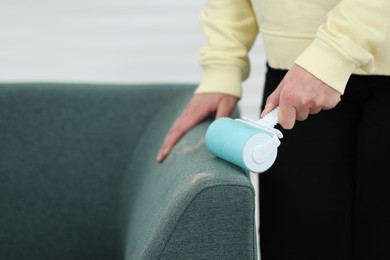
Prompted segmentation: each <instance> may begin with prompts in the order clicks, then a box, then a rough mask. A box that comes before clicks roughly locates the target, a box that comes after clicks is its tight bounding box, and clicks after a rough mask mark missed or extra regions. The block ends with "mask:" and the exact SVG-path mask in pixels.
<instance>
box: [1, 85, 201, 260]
mask: <svg viewBox="0 0 390 260" xmlns="http://www.w3.org/2000/svg"><path fill="white" fill-rule="evenodd" d="M164 87H165V86H164V85H145V84H143V85H131V86H129V85H119V84H117V85H115V84H114V85H105V84H54V83H53V84H50V83H34V84H27V83H26V84H24V83H17V84H1V85H0V230H1V232H0V241H1V242H0V259H7V260H13V259H42V260H44V259H56V260H61V259H72V260H76V259H84V260H85V259H94V260H96V259H105V260H106V259H110V260H114V259H121V258H122V256H123V254H124V248H123V243H122V242H121V239H122V238H123V236H122V235H121V232H122V225H123V222H122V221H124V220H123V219H121V218H120V217H119V215H118V212H119V207H120V206H121V202H120V201H121V199H120V196H121V195H122V194H123V192H122V188H125V189H126V190H127V191H132V190H133V189H134V188H135V186H134V185H135V182H134V183H133V184H132V182H129V183H127V185H126V187H124V186H123V179H124V178H130V179H131V176H126V177H125V176H124V175H125V174H131V172H132V171H129V167H130V166H129V163H130V158H131V157H132V152H133V149H134V147H135V146H136V145H137V143H138V141H139V139H140V137H141V136H142V134H143V131H144V130H145V129H146V126H147V125H148V124H149V123H150V119H151V118H152V117H153V116H154V115H155V114H157V113H158V111H160V109H161V107H164V106H165V105H166V104H167V102H168V103H169V100H171V99H175V98H177V96H178V95H180V91H182V92H184V93H185V95H186V96H188V97H189V96H191V95H192V92H193V87H189V88H183V86H170V87H169V88H166V89H165V88H164ZM163 90H164V91H163ZM182 102H185V101H182ZM156 131H159V130H158V129H156ZM130 193H131V192H130ZM126 201H127V203H131V199H129V198H128V199H127V200H126ZM127 206H129V205H127ZM126 222H127V221H126Z"/></svg>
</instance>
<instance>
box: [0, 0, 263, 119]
mask: <svg viewBox="0 0 390 260" xmlns="http://www.w3.org/2000/svg"><path fill="white" fill-rule="evenodd" d="M202 5H203V1H182V0H165V1H157V0H67V1H63V0H28V1H27V0H0V81H2V82H4V81H70V82H85V81H86V82H191V83H197V82H199V80H200V77H201V71H200V66H199V64H198V52H199V49H200V48H201V47H202V46H203V45H204V44H205V39H204V37H203V35H202V32H201V29H200V24H199V13H200V10H201V8H202ZM251 57H252V59H251V60H252V74H251V76H250V78H249V79H248V80H247V81H245V82H244V97H243V99H242V100H241V102H240V106H241V108H242V111H243V114H244V115H245V116H248V117H254V118H257V115H258V112H259V111H258V107H259V102H260V95H261V91H262V84H263V75H264V64H265V58H264V55H263V53H262V46H261V41H258V42H257V43H256V45H255V46H254V48H253V50H252V51H251Z"/></svg>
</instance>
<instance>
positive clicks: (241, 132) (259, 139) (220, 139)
mask: <svg viewBox="0 0 390 260" xmlns="http://www.w3.org/2000/svg"><path fill="white" fill-rule="evenodd" d="M277 123H278V107H276V108H275V109H273V110H272V111H271V112H269V113H268V114H267V115H265V116H264V117H262V118H261V119H260V120H258V121H254V120H250V119H246V118H243V119H232V118H228V117H222V118H219V119H216V120H214V122H212V123H211V124H210V126H209V127H208V129H207V132H206V147H207V149H208V150H209V151H210V152H211V153H212V154H213V155H215V156H216V157H218V158H221V159H223V160H225V161H228V162H230V163H232V164H234V165H237V166H239V167H241V168H243V169H245V170H249V171H251V172H254V173H261V172H264V171H266V170H268V169H269V168H270V167H271V166H272V165H273V163H274V162H275V160H276V156H277V152H278V147H279V145H280V140H279V139H280V138H282V137H283V134H282V133H281V132H280V131H279V130H278V129H275V128H274V126H275V125H276V124H277Z"/></svg>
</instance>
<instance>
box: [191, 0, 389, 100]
mask: <svg viewBox="0 0 390 260" xmlns="http://www.w3.org/2000/svg"><path fill="white" fill-rule="evenodd" d="M201 22H202V28H203V31H204V34H205V36H206V38H207V42H208V44H207V46H206V47H205V48H203V49H202V50H201V53H200V62H201V65H202V68H203V77H202V81H201V83H200V85H199V87H198V89H197V91H196V93H210V92H216V93H225V94H230V95H234V96H237V97H241V82H242V81H243V80H245V79H246V78H247V77H248V75H249V70H250V65H249V59H248V51H249V50H250V48H251V46H252V45H253V43H254V41H255V39H256V37H257V36H258V35H259V32H260V35H261V37H262V40H263V44H264V49H265V54H266V57H267V61H268V64H269V65H270V66H271V67H272V68H276V69H289V68H290V67H291V66H292V65H293V64H294V63H295V64H298V65H300V66H302V67H303V68H305V69H306V70H307V71H309V72H310V73H312V74H313V75H315V76H316V77H317V78H319V79H321V80H322V81H323V82H325V83H326V84H328V85H329V86H331V87H332V88H334V89H336V90H337V91H339V92H340V93H341V94H343V93H344V90H345V86H346V84H347V81H348V78H349V77H350V75H351V74H371V75H374V74H375V75H390V0H341V1H340V0H252V1H250V0H207V1H206V5H205V7H204V9H203V11H202V14H201ZM389 87H390V86H389Z"/></svg>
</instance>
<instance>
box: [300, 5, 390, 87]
mask: <svg viewBox="0 0 390 260" xmlns="http://www.w3.org/2000/svg"><path fill="white" fill-rule="evenodd" d="M389 15H390V1H388V0H369V1H368V0H343V1H341V2H340V3H339V4H338V5H337V6H336V7H335V8H334V9H333V10H331V11H330V12H329V13H328V15H327V20H326V22H325V23H324V24H323V25H321V26H320V28H319V29H318V31H317V34H316V38H315V39H314V41H313V42H312V43H311V45H310V46H309V47H308V48H307V49H306V50H305V51H304V52H303V53H302V54H301V55H300V56H299V57H298V59H297V60H296V61H295V63H296V64H298V65H300V66H301V67H303V68H305V69H306V70H308V71H309V72H310V73H312V74H313V75H315V76H316V77H317V78H319V79H320V80H322V81H323V82H325V83H326V84H328V85H329V86H331V87H332V88H334V89H336V90H337V91H339V92H340V93H341V94H343V93H344V90H345V86H346V84H347V81H348V79H349V77H350V76H351V74H352V73H354V71H355V70H356V69H361V70H363V71H364V72H366V73H373V72H375V71H376V70H379V69H380V68H381V67H382V66H384V65H385V64H386V63H387V62H389V59H390V19H389Z"/></svg>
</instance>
